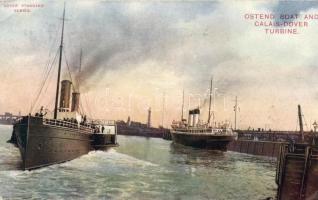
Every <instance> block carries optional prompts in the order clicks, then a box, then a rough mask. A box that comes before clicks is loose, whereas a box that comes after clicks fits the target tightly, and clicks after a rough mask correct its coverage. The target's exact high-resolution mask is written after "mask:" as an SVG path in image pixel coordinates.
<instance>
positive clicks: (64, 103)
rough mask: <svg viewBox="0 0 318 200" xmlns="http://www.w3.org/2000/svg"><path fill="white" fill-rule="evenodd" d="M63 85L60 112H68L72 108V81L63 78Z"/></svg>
mask: <svg viewBox="0 0 318 200" xmlns="http://www.w3.org/2000/svg"><path fill="white" fill-rule="evenodd" d="M61 85H62V87H61V97H60V112H67V111H69V109H70V98H71V85H72V82H71V81H69V80H63V81H62V83H61Z"/></svg>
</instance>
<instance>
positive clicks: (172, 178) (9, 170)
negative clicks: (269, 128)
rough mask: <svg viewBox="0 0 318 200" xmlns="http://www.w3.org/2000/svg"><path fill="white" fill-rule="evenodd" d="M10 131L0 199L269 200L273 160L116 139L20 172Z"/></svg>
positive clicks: (4, 131) (0, 159)
mask: <svg viewBox="0 0 318 200" xmlns="http://www.w3.org/2000/svg"><path fill="white" fill-rule="evenodd" d="M11 131H12V128H11V127H10V126H0V185H1V187H0V199H1V197H2V198H3V199H12V198H14V199H15V198H39V199H70V198H71V199H88V198H90V199H216V200H219V199H220V200H221V199H222V200H223V199H233V200H234V199H242V200H245V199H251V200H255V199H265V198H266V197H274V196H275V193H276V184H275V162H274V161H273V160H271V159H269V158H263V157H255V156H250V155H245V154H239V153H234V152H226V153H223V152H218V151H204V150H197V149H192V148H188V147H183V146H178V145H172V144H171V142H170V141H165V140H161V139H157V138H150V139H147V138H142V137H128V136H119V138H118V141H119V143H120V147H118V148H115V149H113V150H110V151H108V152H101V151H98V152H91V153H89V154H88V155H85V156H82V157H80V158H78V159H75V160H73V161H70V162H66V163H62V164H59V165H54V166H50V167H46V168H42V169H38V170H34V171H21V170H19V168H18V166H19V164H20V162H21V161H20V155H19V151H18V149H17V148H15V147H13V146H12V145H11V144H7V143H6V141H7V140H8V139H9V137H10V134H11Z"/></svg>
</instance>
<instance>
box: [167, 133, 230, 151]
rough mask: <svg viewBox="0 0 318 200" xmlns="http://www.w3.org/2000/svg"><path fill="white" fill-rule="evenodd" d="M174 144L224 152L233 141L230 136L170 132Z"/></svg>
mask: <svg viewBox="0 0 318 200" xmlns="http://www.w3.org/2000/svg"><path fill="white" fill-rule="evenodd" d="M171 136H172V140H173V142H174V143H177V144H182V145H185V146H192V147H195V148H202V149H213V150H220V151H226V150H227V146H228V144H229V143H230V142H231V141H232V140H234V136H231V135H208V134H198V133H195V134H190V133H183V132H174V131H172V132H171Z"/></svg>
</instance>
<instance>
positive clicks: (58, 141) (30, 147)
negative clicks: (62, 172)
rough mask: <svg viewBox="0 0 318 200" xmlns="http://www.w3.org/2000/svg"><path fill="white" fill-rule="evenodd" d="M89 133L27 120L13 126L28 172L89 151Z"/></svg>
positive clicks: (31, 118)
mask: <svg viewBox="0 0 318 200" xmlns="http://www.w3.org/2000/svg"><path fill="white" fill-rule="evenodd" d="M90 133H91V131H90V129H88V128H87V129H83V128H77V127H72V126H70V125H69V126H65V125H63V126H62V125H61V124H57V123H56V122H55V124H52V123H51V124H50V123H49V124H47V123H44V122H43V119H42V118H38V117H32V116H27V117H24V118H23V119H22V120H21V121H19V122H17V123H16V124H14V129H13V135H15V137H16V144H17V146H18V147H19V149H20V153H21V157H22V161H23V166H22V169H24V170H26V169H27V170H29V169H35V168H39V167H43V166H48V165H52V164H56V163H61V162H65V161H68V160H72V159H75V158H77V157H80V156H81V155H84V154H87V153H88V152H89V151H90V150H91V138H90V135H91V134H90Z"/></svg>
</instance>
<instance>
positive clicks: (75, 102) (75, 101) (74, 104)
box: [71, 92, 80, 112]
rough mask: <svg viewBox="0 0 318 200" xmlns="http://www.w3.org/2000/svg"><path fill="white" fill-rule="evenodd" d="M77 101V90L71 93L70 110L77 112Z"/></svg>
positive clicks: (78, 98) (78, 97) (78, 99)
mask: <svg viewBox="0 0 318 200" xmlns="http://www.w3.org/2000/svg"><path fill="white" fill-rule="evenodd" d="M79 101H80V93H79V92H73V93H72V108H71V111H72V112H78V109H79Z"/></svg>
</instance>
